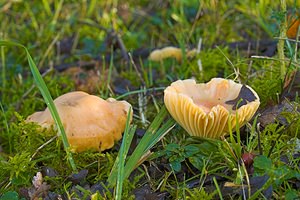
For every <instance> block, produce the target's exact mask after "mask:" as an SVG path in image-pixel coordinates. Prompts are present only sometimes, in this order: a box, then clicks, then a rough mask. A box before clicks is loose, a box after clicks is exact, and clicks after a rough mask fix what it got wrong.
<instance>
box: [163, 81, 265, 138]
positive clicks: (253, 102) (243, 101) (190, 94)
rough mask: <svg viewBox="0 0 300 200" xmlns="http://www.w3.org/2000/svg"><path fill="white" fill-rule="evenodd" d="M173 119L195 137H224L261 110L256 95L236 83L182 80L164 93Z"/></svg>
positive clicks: (250, 89)
mask: <svg viewBox="0 0 300 200" xmlns="http://www.w3.org/2000/svg"><path fill="white" fill-rule="evenodd" d="M164 102H165V105H166V107H167V109H168V111H169V113H170V114H171V115H172V117H173V118H174V119H175V120H176V121H177V122H178V123H179V124H180V125H181V126H182V127H183V128H184V129H185V130H186V131H187V132H188V133H189V134H190V135H192V136H198V137H206V138H220V136H223V135H226V133H228V132H229V131H230V130H229V123H230V124H231V128H232V129H233V128H235V125H236V123H237V122H238V123H239V125H240V126H243V125H244V124H245V123H246V122H247V121H249V120H250V119H251V118H252V117H253V115H254V114H255V112H256V110H257V109H258V107H259V104H260V101H259V97H258V95H257V94H256V92H255V91H254V90H253V89H252V88H250V87H249V86H246V85H242V84H238V83H235V82H234V81H232V80H227V79H223V78H213V79H212V80H211V81H209V82H208V83H206V84H204V83H200V84H196V81H195V80H192V79H188V80H178V81H176V82H174V83H172V84H171V86H169V87H167V88H166V89H165V91H164Z"/></svg>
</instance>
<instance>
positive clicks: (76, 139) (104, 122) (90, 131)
mask: <svg viewBox="0 0 300 200" xmlns="http://www.w3.org/2000/svg"><path fill="white" fill-rule="evenodd" d="M54 104H55V106H56V109H57V111H58V114H59V116H60V118H61V121H62V123H63V126H64V128H65V131H66V134H67V138H68V141H69V143H70V145H71V147H72V150H73V151H77V152H80V151H84V150H88V149H94V150H105V149H109V148H111V147H113V145H114V142H115V141H118V140H120V139H121V138H122V133H123V131H124V129H125V124H126V119H127V114H128V112H129V109H131V105H130V104H129V103H127V102H126V101H116V100H115V99H113V98H109V99H107V100H106V101H105V100H103V99H101V98H99V97H97V96H94V95H89V94H87V93H85V92H80V91H78V92H70V93H67V94H64V95H62V96H60V97H58V98H57V99H55V100H54ZM131 113H132V112H131ZM131 118H132V115H131ZM27 121H28V122H36V123H38V124H39V125H41V126H42V127H44V128H50V127H51V126H53V125H54V120H53V118H52V116H51V114H50V111H49V109H48V108H47V109H46V110H45V111H41V112H36V113H34V114H32V115H30V116H29V117H28V118H27Z"/></svg>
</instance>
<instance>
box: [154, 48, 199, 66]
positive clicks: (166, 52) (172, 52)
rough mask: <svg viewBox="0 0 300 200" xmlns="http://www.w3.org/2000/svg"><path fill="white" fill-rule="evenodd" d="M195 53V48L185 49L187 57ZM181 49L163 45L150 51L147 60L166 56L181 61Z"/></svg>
mask: <svg viewBox="0 0 300 200" xmlns="http://www.w3.org/2000/svg"><path fill="white" fill-rule="evenodd" d="M196 54H197V51H196V49H192V50H186V56H187V57H188V58H190V57H193V56H195V55H196ZM182 57H183V55H182V50H181V49H180V48H177V47H171V46H170V47H164V48H162V49H156V50H154V51H152V52H151V53H150V55H149V58H148V59H149V60H151V61H157V62H158V61H163V60H164V59H167V58H175V59H176V60H177V62H181V61H182Z"/></svg>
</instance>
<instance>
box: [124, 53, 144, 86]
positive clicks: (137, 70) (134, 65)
mask: <svg viewBox="0 0 300 200" xmlns="http://www.w3.org/2000/svg"><path fill="white" fill-rule="evenodd" d="M128 56H129V58H130V61H131V64H132V65H133V67H134V69H135V71H136V73H137V75H138V76H139V78H140V80H141V82H142V85H143V86H145V85H146V82H145V80H144V78H143V77H142V74H141V72H140V70H139V69H138V67H137V66H136V64H135V63H134V61H133V59H132V56H131V53H130V52H128Z"/></svg>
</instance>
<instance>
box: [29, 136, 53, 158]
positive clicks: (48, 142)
mask: <svg viewBox="0 0 300 200" xmlns="http://www.w3.org/2000/svg"><path fill="white" fill-rule="evenodd" d="M57 137H58V136H57V135H56V136H54V137H52V138H51V139H50V140H48V141H47V142H45V143H44V144H42V145H41V146H40V147H39V148H37V149H36V150H35V152H34V154H32V156H31V158H30V161H31V160H32V159H33V158H34V156H35V155H36V154H37V153H38V152H39V151H40V150H41V149H42V148H44V147H45V146H46V145H48V144H50V143H51V142H52V141H53V140H55V139H56V138H57Z"/></svg>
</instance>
